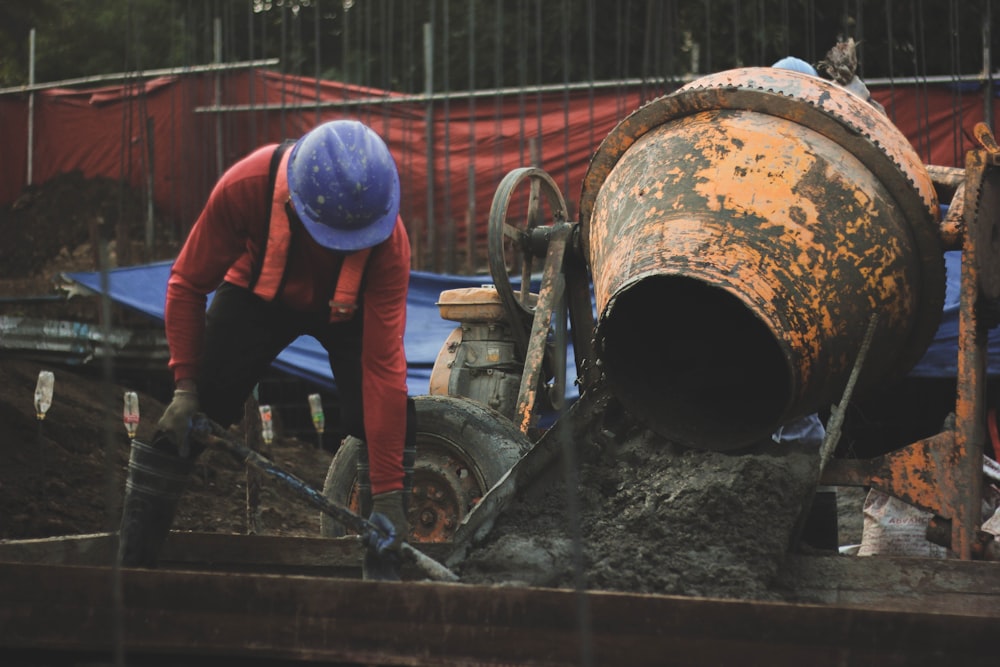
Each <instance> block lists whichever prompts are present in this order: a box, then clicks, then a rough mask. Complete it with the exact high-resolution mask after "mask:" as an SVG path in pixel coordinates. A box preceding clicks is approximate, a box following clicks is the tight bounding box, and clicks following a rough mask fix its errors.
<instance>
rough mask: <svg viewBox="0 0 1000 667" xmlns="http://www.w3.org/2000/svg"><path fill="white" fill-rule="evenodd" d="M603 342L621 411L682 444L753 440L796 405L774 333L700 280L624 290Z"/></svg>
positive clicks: (654, 281) (605, 321) (610, 311)
mask: <svg viewBox="0 0 1000 667" xmlns="http://www.w3.org/2000/svg"><path fill="white" fill-rule="evenodd" d="M664 304H669V311H665V310H664V309H663V305H664ZM597 344H598V346H599V348H600V356H601V358H602V359H603V362H604V370H605V373H606V377H607V380H608V382H609V383H610V384H611V385H612V388H613V390H614V393H615V395H616V396H617V397H618V398H619V400H620V401H621V403H622V405H624V406H625V408H626V409H628V410H629V411H630V412H632V413H634V414H635V415H636V416H637V417H639V418H640V419H641V420H642V421H643V422H644V423H645V424H646V425H647V426H648V427H649V428H651V429H652V430H654V431H656V432H658V433H660V434H662V435H664V436H665V437H667V438H668V439H670V440H671V441H673V442H675V443H677V444H680V445H684V446H688V447H695V448H699V449H716V450H720V451H724V450H734V449H739V448H742V447H745V446H748V445H751V444H754V443H755V442H757V441H759V440H760V438H761V437H767V436H768V434H770V432H771V431H773V430H774V428H775V427H776V426H777V425H778V420H779V418H780V417H781V416H782V415H783V413H784V412H785V410H786V408H787V407H788V403H789V401H790V400H791V396H790V393H791V380H790V371H789V369H788V363H789V362H788V360H787V359H786V356H785V354H783V352H782V350H781V349H780V347H779V345H778V344H777V342H776V341H775V338H774V335H773V334H772V333H771V331H770V330H769V329H768V327H767V326H765V324H764V323H763V322H761V321H760V319H759V318H757V317H756V316H755V315H754V314H753V313H752V312H751V311H750V310H749V309H748V308H747V307H746V305H745V304H744V303H742V302H741V301H740V300H739V299H737V298H736V297H735V296H733V295H732V294H731V293H729V292H728V291H726V290H724V289H721V288H718V287H713V286H710V285H707V284H706V283H704V282H701V281H698V280H692V279H690V278H686V277H683V276H669V275H656V276H651V277H647V278H645V279H642V280H639V281H637V282H635V283H634V284H632V285H631V286H629V287H627V288H626V289H623V290H622V291H621V292H620V293H619V294H618V296H617V297H616V298H615V299H614V300H613V301H612V303H610V304H609V306H608V308H607V309H606V310H605V313H604V315H603V317H602V318H601V324H600V326H599V328H598V337H597Z"/></svg>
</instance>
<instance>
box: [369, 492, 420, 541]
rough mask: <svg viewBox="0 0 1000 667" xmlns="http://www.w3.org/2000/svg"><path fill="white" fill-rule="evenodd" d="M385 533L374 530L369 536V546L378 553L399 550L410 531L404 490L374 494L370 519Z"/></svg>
mask: <svg viewBox="0 0 1000 667" xmlns="http://www.w3.org/2000/svg"><path fill="white" fill-rule="evenodd" d="M368 520H369V521H371V522H372V524H374V525H375V526H377V527H378V528H379V529H381V530H382V531H384V533H385V535H382V534H380V533H379V532H377V531H372V533H371V534H370V535H369V536H368V548H369V549H371V550H372V551H374V552H375V553H376V554H378V555H380V556H381V555H384V554H386V553H387V552H390V551H395V552H398V551H399V549H400V545H401V544H402V543H403V542H405V541H406V538H407V536H408V534H409V532H410V529H409V525H408V524H407V521H406V511H405V510H404V508H403V492H402V491H389V492H388V493H380V494H377V495H374V496H372V513H371V516H370V517H369V519H368Z"/></svg>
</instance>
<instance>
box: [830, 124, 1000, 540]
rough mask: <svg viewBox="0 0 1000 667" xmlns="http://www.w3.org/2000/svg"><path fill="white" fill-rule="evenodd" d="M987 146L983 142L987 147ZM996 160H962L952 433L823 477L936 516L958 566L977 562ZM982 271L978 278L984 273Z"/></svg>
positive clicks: (979, 155) (995, 257)
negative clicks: (983, 310) (983, 313)
mask: <svg viewBox="0 0 1000 667" xmlns="http://www.w3.org/2000/svg"><path fill="white" fill-rule="evenodd" d="M986 143H987V145H989V142H986ZM996 162H997V153H993V152H990V151H989V150H978V151H970V152H969V153H968V155H967V159H966V173H967V178H966V180H965V184H966V186H967V188H968V189H967V190H966V200H965V207H964V210H963V215H964V221H963V226H964V228H965V230H966V233H965V234H964V238H963V247H962V268H961V279H960V284H959V323H958V375H957V378H956V380H957V381H956V401H955V421H954V426H953V427H951V428H949V429H946V430H944V431H942V432H941V433H938V434H936V435H934V436H932V437H930V438H925V439H923V440H920V441H918V442H915V443H913V444H911V445H908V446H906V447H904V448H902V449H900V450H897V451H894V452H890V453H889V454H886V455H884V456H882V457H879V458H877V459H874V460H870V461H857V462H852V461H844V462H841V463H840V464H839V465H838V466H836V467H835V468H834V469H832V470H830V471H828V472H827V474H826V475H824V483H827V484H845V485H857V486H871V487H873V488H876V489H879V490H881V491H884V492H886V493H888V494H890V495H893V496H895V497H897V498H900V499H901V500H904V501H905V502H908V503H910V504H911V505H914V506H917V507H920V508H922V509H924V510H927V511H929V512H933V513H934V515H935V521H934V523H935V525H936V528H937V530H938V532H940V529H941V527H942V526H945V527H946V529H947V532H948V533H949V535H948V539H947V540H944V541H945V542H946V545H945V546H948V547H950V549H951V551H952V553H954V554H955V555H956V556H958V557H959V558H961V559H963V560H969V559H972V558H974V557H982V554H983V549H982V544H981V541H980V536H979V532H980V531H979V525H980V523H981V521H982V517H981V512H982V509H981V504H982V494H983V472H982V466H983V463H982V461H983V451H984V443H985V441H986V380H987V375H986V345H987V335H986V334H987V323H986V322H985V321H983V320H982V319H981V318H980V314H979V306H980V303H981V300H982V299H983V298H984V297H985V298H990V297H989V294H990V288H989V283H990V281H991V280H993V278H992V277H988V276H989V274H992V272H993V271H994V267H995V266H996V265H997V264H998V263H1000V248H998V243H997V241H996V233H995V226H996V224H997V218H996V215H995V214H994V210H995V209H994V208H993V207H992V206H988V207H981V206H979V204H980V203H981V201H984V200H985V201H995V197H997V196H1000V178H997V177H998V176H1000V165H997V164H995V163H996ZM986 267H988V268H987V270H986V271H985V272H984V270H983V269H984V268H986Z"/></svg>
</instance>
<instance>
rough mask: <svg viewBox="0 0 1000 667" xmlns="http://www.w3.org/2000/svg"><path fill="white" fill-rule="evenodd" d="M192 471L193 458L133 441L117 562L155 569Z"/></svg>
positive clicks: (128, 565)
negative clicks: (182, 456)
mask: <svg viewBox="0 0 1000 667" xmlns="http://www.w3.org/2000/svg"><path fill="white" fill-rule="evenodd" d="M168 447H169V446H168ZM193 468H194V460H193V459H186V458H181V457H180V456H178V455H176V454H175V453H173V452H171V451H168V450H167V448H164V449H159V448H156V447H153V446H151V445H147V444H144V443H142V442H139V441H138V440H133V441H132V449H131V452H130V454H129V461H128V478H127V480H126V482H125V500H124V505H123V507H122V519H121V527H120V529H119V534H118V540H119V542H118V562H119V563H120V564H121V565H122V566H123V567H155V566H156V562H157V558H158V556H159V553H160V548H161V547H162V546H163V543H164V541H165V540H166V538H167V534H168V533H169V532H170V525H171V524H172V523H173V520H174V513H175V511H176V510H177V502H178V500H179V499H180V496H181V493H182V492H183V491H184V489H185V488H187V484H188V480H189V478H190V475H191V471H192V470H193Z"/></svg>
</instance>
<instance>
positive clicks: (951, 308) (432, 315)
mask: <svg viewBox="0 0 1000 667" xmlns="http://www.w3.org/2000/svg"><path fill="white" fill-rule="evenodd" d="M960 261H961V253H960V252H957V251H954V252H948V253H945V266H946V275H947V288H946V293H945V305H944V310H943V313H942V321H941V326H940V328H939V329H938V332H937V334H936V335H935V338H934V341H933V342H932V344H931V345H930V347H929V348H928V350H927V352H926V353H925V354H924V356H923V358H922V359H921V360H920V361H919V362H918V363H917V365H916V366H915V367H914V368H913V370H912V371H911V372H910V375H911V376H913V377H925V378H953V377H955V375H956V373H957V370H956V369H957V362H958V307H959V303H958V300H959V289H958V288H959V267H960ZM170 265H171V262H170V261H166V262H158V263H155V264H147V265H143V266H135V267H128V268H122V269H115V270H113V271H109V272H108V274H107V293H108V294H109V295H110V297H111V299H112V300H114V301H115V302H117V303H120V304H121V305H123V306H127V307H129V308H132V309H134V310H137V311H139V312H142V313H145V314H147V315H149V316H150V317H152V318H155V319H157V320H160V321H162V320H163V310H164V304H165V301H166V289H167V277H168V276H169V274H170ZM66 277H67V278H68V279H70V280H72V281H75V282H77V283H79V284H81V285H83V286H85V287H87V288H89V289H91V290H94V291H95V292H98V293H104V292H105V289H104V288H103V287H102V285H101V282H102V281H101V274H100V273H68V274H66ZM491 282H492V278H490V277H489V276H451V275H441V274H435V273H425V272H420V271H414V272H412V273H411V274H410V294H409V303H408V305H407V326H406V337H405V340H404V343H405V345H406V356H407V364H408V366H409V375H408V380H407V384H408V386H409V393H410V394H411V395H413V396H417V395H421V394H426V393H427V392H428V384H429V381H430V374H431V369H432V368H433V366H434V360H435V359H436V358H437V355H438V351H439V350H440V349H441V345H442V344H443V343H444V341H445V339H446V338H447V337H448V334H449V333H451V331H452V330H453V329H454V328H455V326H457V325H456V323H454V322H450V321H448V320H444V319H442V318H441V316H440V314H439V312H438V308H437V305H436V302H437V301H438V298H439V297H440V295H441V292H442V291H444V290H447V289H454V288H460V287H479V286H481V285H483V284H488V283H491ZM988 352H989V355H988V370H989V374H990V375H1000V328H997V329H993V330H992V331H990V335H989V350H988ZM567 360H568V363H567V375H568V377H567V391H568V393H570V394H572V393H574V392H575V385H574V382H573V381H574V380H575V378H576V373H575V372H574V365H573V356H572V350H567ZM274 366H275V367H276V368H277V369H279V370H281V371H284V372H287V373H290V374H292V375H295V376H298V377H301V378H304V379H306V380H309V381H311V382H313V383H315V384H317V385H319V386H322V387H326V388H327V389H331V390H332V389H334V388H335V385H334V381H333V376H332V375H331V373H330V366H329V363H328V361H327V357H326V352H325V351H324V350H323V348H322V347H321V346H320V345H319V344H318V343H317V342H316V341H315V340H314V339H312V338H310V337H306V336H303V337H300V338H299V339H297V340H296V341H295V342H293V343H292V345H290V346H289V347H288V348H287V349H286V350H285V351H284V352H282V353H281V355H279V356H278V358H277V360H276V361H275V363H274Z"/></svg>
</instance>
